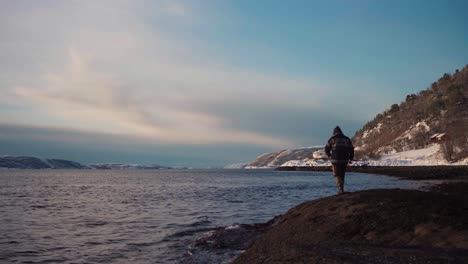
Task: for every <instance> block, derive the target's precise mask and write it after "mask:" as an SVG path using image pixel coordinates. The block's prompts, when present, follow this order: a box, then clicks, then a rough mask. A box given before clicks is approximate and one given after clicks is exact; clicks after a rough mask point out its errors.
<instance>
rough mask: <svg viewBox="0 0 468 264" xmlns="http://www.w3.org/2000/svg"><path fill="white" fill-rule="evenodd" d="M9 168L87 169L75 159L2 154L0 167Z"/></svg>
mask: <svg viewBox="0 0 468 264" xmlns="http://www.w3.org/2000/svg"><path fill="white" fill-rule="evenodd" d="M1 167H3V168H10V169H89V167H88V166H85V165H82V164H80V163H78V162H75V161H70V160H63V159H41V158H36V157H29V156H2V157H0V168H1Z"/></svg>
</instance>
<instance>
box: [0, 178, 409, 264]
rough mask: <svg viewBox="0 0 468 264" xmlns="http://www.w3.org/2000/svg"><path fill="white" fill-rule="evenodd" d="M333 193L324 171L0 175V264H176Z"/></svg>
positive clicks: (352, 181)
mask: <svg viewBox="0 0 468 264" xmlns="http://www.w3.org/2000/svg"><path fill="white" fill-rule="evenodd" d="M346 180H347V183H346V188H347V190H348V191H356V190H362V189H370V188H394V187H399V188H413V187H415V185H414V183H412V182H409V181H399V180H395V179H392V178H389V177H385V176H377V175H366V174H356V173H350V174H348V177H347V178H346ZM333 194H335V188H334V181H333V179H332V177H331V175H330V173H326V172H323V173H321V172H276V171H270V170H155V171H147V170H142V171H108V170H106V171H98V170H97V171H96V170H4V171H0V262H1V263H3V262H6V263H9V262H16V263H32V262H33V263H50V262H57V263H59V262H64V263H119V262H120V263H179V262H181V261H182V259H184V258H187V254H186V252H187V250H188V248H189V247H190V244H191V243H192V242H193V241H194V240H195V239H196V238H197V237H200V236H202V235H203V234H205V233H206V232H207V231H209V230H211V229H212V228H214V227H218V226H228V225H232V224H234V223H256V222H265V221H267V220H269V219H270V218H272V217H273V216H275V215H278V214H281V213H284V212H285V211H286V210H287V209H289V208H290V207H292V206H294V205H297V204H299V203H301V202H304V201H307V200H310V199H314V198H318V197H323V196H328V195H333ZM205 261H207V262H211V261H210V256H209V253H208V254H207V257H206V258H205ZM217 261H219V260H217Z"/></svg>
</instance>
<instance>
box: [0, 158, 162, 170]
mask: <svg viewBox="0 0 468 264" xmlns="http://www.w3.org/2000/svg"><path fill="white" fill-rule="evenodd" d="M0 168H7V169H98V170H155V169H168V168H169V167H163V166H161V165H156V164H150V165H141V164H122V163H99V164H89V165H83V164H80V163H78V162H75V161H70V160H63V159H45V158H37V157H31V156H1V157H0Z"/></svg>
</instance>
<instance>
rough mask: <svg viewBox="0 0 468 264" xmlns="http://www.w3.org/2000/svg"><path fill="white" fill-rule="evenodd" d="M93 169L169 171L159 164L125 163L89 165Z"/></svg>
mask: <svg viewBox="0 0 468 264" xmlns="http://www.w3.org/2000/svg"><path fill="white" fill-rule="evenodd" d="M88 166H89V167H90V168H92V169H98V170H158V169H168V168H169V167H163V166H161V165H157V164H150V165H142V164H124V163H96V164H89V165H88Z"/></svg>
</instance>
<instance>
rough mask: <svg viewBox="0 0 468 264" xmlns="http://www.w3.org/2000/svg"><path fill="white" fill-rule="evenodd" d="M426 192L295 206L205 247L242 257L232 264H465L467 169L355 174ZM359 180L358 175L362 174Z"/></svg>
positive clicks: (221, 233) (366, 194)
mask: <svg viewBox="0 0 468 264" xmlns="http://www.w3.org/2000/svg"><path fill="white" fill-rule="evenodd" d="M362 169H365V170H366V172H369V173H378V174H386V175H394V176H398V177H401V178H405V179H413V180H418V179H421V180H422V179H424V180H426V179H434V178H435V177H436V178H437V179H446V182H445V183H443V184H437V185H433V186H432V187H430V189H427V190H424V191H421V190H400V189H376V190H366V191H360V192H354V193H345V194H343V195H333V196H329V197H325V198H321V199H318V200H313V201H309V202H305V203H303V204H300V205H298V206H296V207H294V208H292V209H290V210H289V211H288V212H286V213H285V214H283V215H280V216H278V217H275V219H272V220H271V221H269V222H268V223H265V224H259V225H249V226H240V227H239V228H241V229H242V230H243V231H242V232H237V233H236V234H238V236H236V237H235V239H233V236H232V234H231V233H230V231H229V230H225V229H220V230H218V232H215V235H214V236H211V237H210V239H209V241H203V240H200V241H198V243H200V244H201V245H205V246H208V247H217V248H223V247H224V248H232V247H235V248H236V250H239V251H243V250H245V251H244V252H243V253H242V254H240V255H239V256H238V257H237V258H235V259H234V260H233V263H236V264H240V263H249V264H250V263H468V182H467V181H466V180H465V179H466V178H467V175H468V174H467V173H466V172H467V171H466V170H467V167H466V166H465V167H464V168H462V167H458V166H457V168H451V167H447V166H444V167H442V168H438V167H432V168H429V167H425V168H411V167H406V168H393V169H391V170H384V169H385V168H362ZM361 172H363V171H361Z"/></svg>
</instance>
